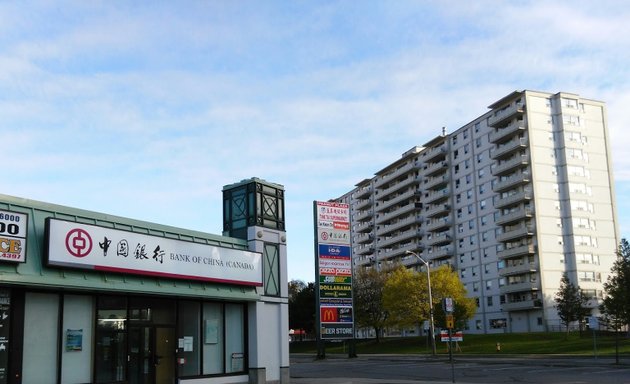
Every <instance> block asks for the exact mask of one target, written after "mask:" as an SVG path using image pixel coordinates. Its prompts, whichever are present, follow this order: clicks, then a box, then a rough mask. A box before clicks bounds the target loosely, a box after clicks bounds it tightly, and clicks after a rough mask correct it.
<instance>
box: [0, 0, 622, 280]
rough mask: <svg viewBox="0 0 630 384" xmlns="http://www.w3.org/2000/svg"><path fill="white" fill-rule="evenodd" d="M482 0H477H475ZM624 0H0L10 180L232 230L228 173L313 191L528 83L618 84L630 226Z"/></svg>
mask: <svg viewBox="0 0 630 384" xmlns="http://www.w3.org/2000/svg"><path fill="white" fill-rule="evenodd" d="M469 3H470V4H469ZM629 20H630V4H628V3H627V2H626V1H621V0H620V1H605V0H604V1H598V2H593V1H581V0H577V1H571V2H569V1H511V2H503V1H476V2H466V1H395V2H393V1H311V2H307V1H179V2H173V1H146V2H142V1H135V2H125V1H20V2H7V1H0V142H1V143H2V160H3V170H4V177H3V182H2V184H1V185H2V187H1V188H0V193H4V194H8V195H13V196H19V197H24V198H29V199H35V200H41V201H46V202H50V203H56V204H62V205H68V206H71V207H77V208H82V209H88V210H93V211H99V212H104V213H109V214H112V215H118V216H125V217H131V218H135V219H139V220H146V221H150V222H157V223H161V224H167V225H172V226H177V227H183V228H188V229H195V230H201V231H205V232H210V233H215V234H220V233H221V231H222V220H221V209H222V208H221V198H222V196H221V189H222V187H223V186H224V185H226V184H231V183H234V182H237V181H240V180H242V179H247V178H250V177H259V178H262V179H265V180H268V181H272V182H275V183H279V184H282V185H284V186H285V189H286V216H287V238H288V257H289V279H301V280H304V281H313V280H314V268H313V265H314V262H313V257H314V256H313V222H312V221H313V220H312V202H313V200H327V199H329V198H334V197H338V196H340V195H341V194H343V193H345V192H347V191H348V190H350V189H351V188H352V187H353V185H354V184H356V183H357V182H359V181H361V180H363V179H365V178H368V177H370V176H371V175H373V173H374V172H375V171H378V170H379V169H381V168H382V167H384V166H385V165H387V164H388V163H390V162H392V161H393V160H395V159H397V158H398V157H399V156H400V155H401V154H402V153H403V152H405V151H406V150H407V149H409V148H411V147H412V146H414V145H421V144H423V143H425V142H426V141H428V140H429V139H431V138H433V137H434V136H436V135H438V134H439V133H440V131H441V127H443V126H445V127H447V130H449V131H453V130H455V129H457V128H459V127H461V126H462V125H464V124H466V123H467V122H469V121H471V120H472V119H474V118H475V117H477V116H479V115H481V114H482V113H484V112H485V111H486V110H487V106H488V105H490V104H491V103H492V102H494V101H496V100H498V99H500V98H501V97H503V96H505V95H507V94H508V93H510V92H512V91H514V90H523V89H532V90H540V91H548V92H554V93H555V92H559V91H564V92H573V93H578V94H580V95H581V96H583V97H586V98H591V99H596V100H601V101H605V102H606V103H607V106H608V119H609V129H610V133H611V137H612V140H611V141H612V147H613V161H614V171H615V179H616V192H617V203H618V214H619V219H620V229H621V234H622V236H624V237H625V236H629V234H630V218H628V213H629V212H630V156H629V155H630V135H628V134H627V133H626V132H625V130H626V129H628V127H630V114H626V111H627V110H628V106H629V105H630V22H629Z"/></svg>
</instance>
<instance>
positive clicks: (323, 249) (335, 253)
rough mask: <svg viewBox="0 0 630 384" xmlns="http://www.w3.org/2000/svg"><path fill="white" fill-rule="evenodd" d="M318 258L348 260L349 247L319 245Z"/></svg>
mask: <svg viewBox="0 0 630 384" xmlns="http://www.w3.org/2000/svg"><path fill="white" fill-rule="evenodd" d="M319 256H320V257H321V256H328V257H343V258H350V247H346V246H343V245H330V244H319Z"/></svg>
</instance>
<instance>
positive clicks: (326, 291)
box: [313, 201, 354, 339]
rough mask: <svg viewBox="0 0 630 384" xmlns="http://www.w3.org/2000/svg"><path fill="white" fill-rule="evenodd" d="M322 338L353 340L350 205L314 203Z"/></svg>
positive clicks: (319, 315)
mask: <svg viewBox="0 0 630 384" xmlns="http://www.w3.org/2000/svg"><path fill="white" fill-rule="evenodd" d="M313 219H314V222H315V226H316V231H315V233H316V236H317V238H316V240H315V249H316V253H317V254H316V269H317V279H316V280H317V283H318V289H317V303H318V306H319V311H318V313H317V314H318V317H319V327H320V328H319V329H320V332H319V337H320V338H322V339H348V338H352V337H353V336H354V320H353V313H352V249H351V247H350V245H351V242H350V207H349V206H348V204H341V203H331V202H323V201H316V202H314V218H313Z"/></svg>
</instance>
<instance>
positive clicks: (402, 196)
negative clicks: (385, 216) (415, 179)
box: [376, 189, 417, 211]
mask: <svg viewBox="0 0 630 384" xmlns="http://www.w3.org/2000/svg"><path fill="white" fill-rule="evenodd" d="M414 196H417V194H416V190H414V189H410V190H408V191H405V192H403V193H401V194H400V195H398V196H395V197H392V198H391V199H389V200H386V201H383V200H379V201H378V207H377V209H376V210H377V211H384V210H386V209H387V208H389V207H391V206H392V205H394V204H398V203H400V202H402V201H405V200H407V199H410V198H412V197H414Z"/></svg>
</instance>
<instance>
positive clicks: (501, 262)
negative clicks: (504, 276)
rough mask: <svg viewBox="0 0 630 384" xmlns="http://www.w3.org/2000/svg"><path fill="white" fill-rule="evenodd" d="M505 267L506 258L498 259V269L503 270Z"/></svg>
mask: <svg viewBox="0 0 630 384" xmlns="http://www.w3.org/2000/svg"><path fill="white" fill-rule="evenodd" d="M503 268H505V260H499V261H497V270H502V269H503Z"/></svg>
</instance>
